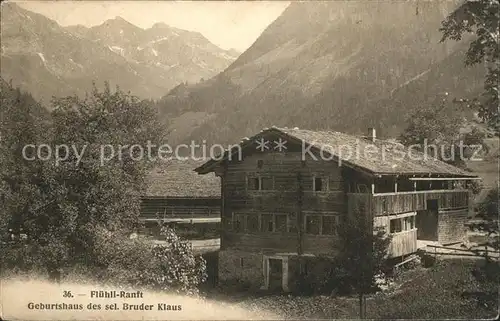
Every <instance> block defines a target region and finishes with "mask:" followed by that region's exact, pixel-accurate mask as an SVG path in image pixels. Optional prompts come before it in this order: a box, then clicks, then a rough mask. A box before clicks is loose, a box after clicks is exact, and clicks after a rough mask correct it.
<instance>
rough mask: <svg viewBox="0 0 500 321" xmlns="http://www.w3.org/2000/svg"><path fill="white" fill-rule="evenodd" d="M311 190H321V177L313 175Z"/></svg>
mask: <svg viewBox="0 0 500 321" xmlns="http://www.w3.org/2000/svg"><path fill="white" fill-rule="evenodd" d="M313 190H314V191H315V192H320V191H322V190H323V179H322V178H321V177H314V182H313Z"/></svg>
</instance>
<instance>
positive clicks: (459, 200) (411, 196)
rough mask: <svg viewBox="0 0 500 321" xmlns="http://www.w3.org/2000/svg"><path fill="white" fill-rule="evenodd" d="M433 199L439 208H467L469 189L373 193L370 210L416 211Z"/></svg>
mask: <svg viewBox="0 0 500 321" xmlns="http://www.w3.org/2000/svg"><path fill="white" fill-rule="evenodd" d="M431 199H435V200H437V202H438V207H439V210H450V209H457V208H467V207H468V206H469V191H467V190H434V191H415V192H399V193H383V194H373V197H372V202H371V210H372V214H373V215H374V216H380V215H387V214H397V213H406V212H416V211H420V210H425V209H427V200H431Z"/></svg>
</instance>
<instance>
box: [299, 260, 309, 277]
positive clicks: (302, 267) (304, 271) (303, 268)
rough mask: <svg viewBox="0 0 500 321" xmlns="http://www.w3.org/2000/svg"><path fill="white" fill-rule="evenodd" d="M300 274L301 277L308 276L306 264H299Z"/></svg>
mask: <svg viewBox="0 0 500 321" xmlns="http://www.w3.org/2000/svg"><path fill="white" fill-rule="evenodd" d="M300 274H302V275H308V274H309V266H307V262H302V264H300Z"/></svg>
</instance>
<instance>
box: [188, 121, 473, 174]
mask: <svg viewBox="0 0 500 321" xmlns="http://www.w3.org/2000/svg"><path fill="white" fill-rule="evenodd" d="M269 133H275V134H277V135H278V136H281V137H283V138H284V139H288V141H290V142H291V141H295V142H296V143H299V144H302V143H304V146H306V147H308V146H309V145H312V146H313V148H311V151H313V150H314V149H316V150H322V151H324V152H325V153H324V154H325V155H333V156H334V157H335V158H339V159H340V160H341V161H342V162H343V163H344V164H346V165H347V166H351V167H353V168H355V169H358V170H361V171H364V172H367V173H368V174H372V175H398V174H411V175H428V174H433V175H444V176H450V177H477V176H476V175H474V174H472V173H470V172H466V171H463V170H461V169H459V168H457V167H455V166H452V165H449V164H447V163H445V162H442V161H440V160H437V159H435V158H433V157H431V156H430V155H427V156H425V155H424V154H423V153H420V152H417V151H415V150H412V152H411V154H410V153H408V151H409V149H408V148H406V147H404V146H403V145H401V144H399V143H397V142H391V141H387V140H377V139H376V140H375V142H372V141H371V140H368V139H365V138H363V137H357V136H353V135H349V134H345V133H339V132H333V131H313V130H305V129H298V128H293V129H292V128H276V127H273V128H270V129H265V130H263V131H261V132H260V133H258V134H257V135H255V136H254V137H252V138H249V139H246V140H244V141H242V142H241V143H240V144H241V145H242V148H244V146H246V145H248V144H253V143H254V141H255V139H257V138H258V137H260V136H263V135H266V134H269ZM348 151H350V153H351V156H349V152H348ZM226 156H227V153H226ZM216 163H217V161H215V160H209V161H208V162H206V163H205V164H203V165H202V166H200V167H198V168H197V169H196V171H197V172H198V173H200V174H204V173H208V172H211V171H212V166H213V165H215V164H216Z"/></svg>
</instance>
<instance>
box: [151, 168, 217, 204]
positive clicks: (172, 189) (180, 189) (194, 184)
mask: <svg viewBox="0 0 500 321" xmlns="http://www.w3.org/2000/svg"><path fill="white" fill-rule="evenodd" d="M202 163H203V162H200V161H194V160H177V159H172V160H169V161H165V162H161V163H160V164H158V166H156V167H155V168H153V169H152V170H151V171H150V172H149V174H148V176H147V177H146V188H147V189H146V192H145V193H144V195H143V197H144V198H148V197H151V198H157V197H165V198H169V197H170V198H220V192H221V190H220V179H219V178H218V177H216V176H215V174H213V173H210V174H209V175H204V176H200V175H198V174H196V172H195V171H194V169H195V168H196V167H197V166H200V165H201V164H202Z"/></svg>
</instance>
